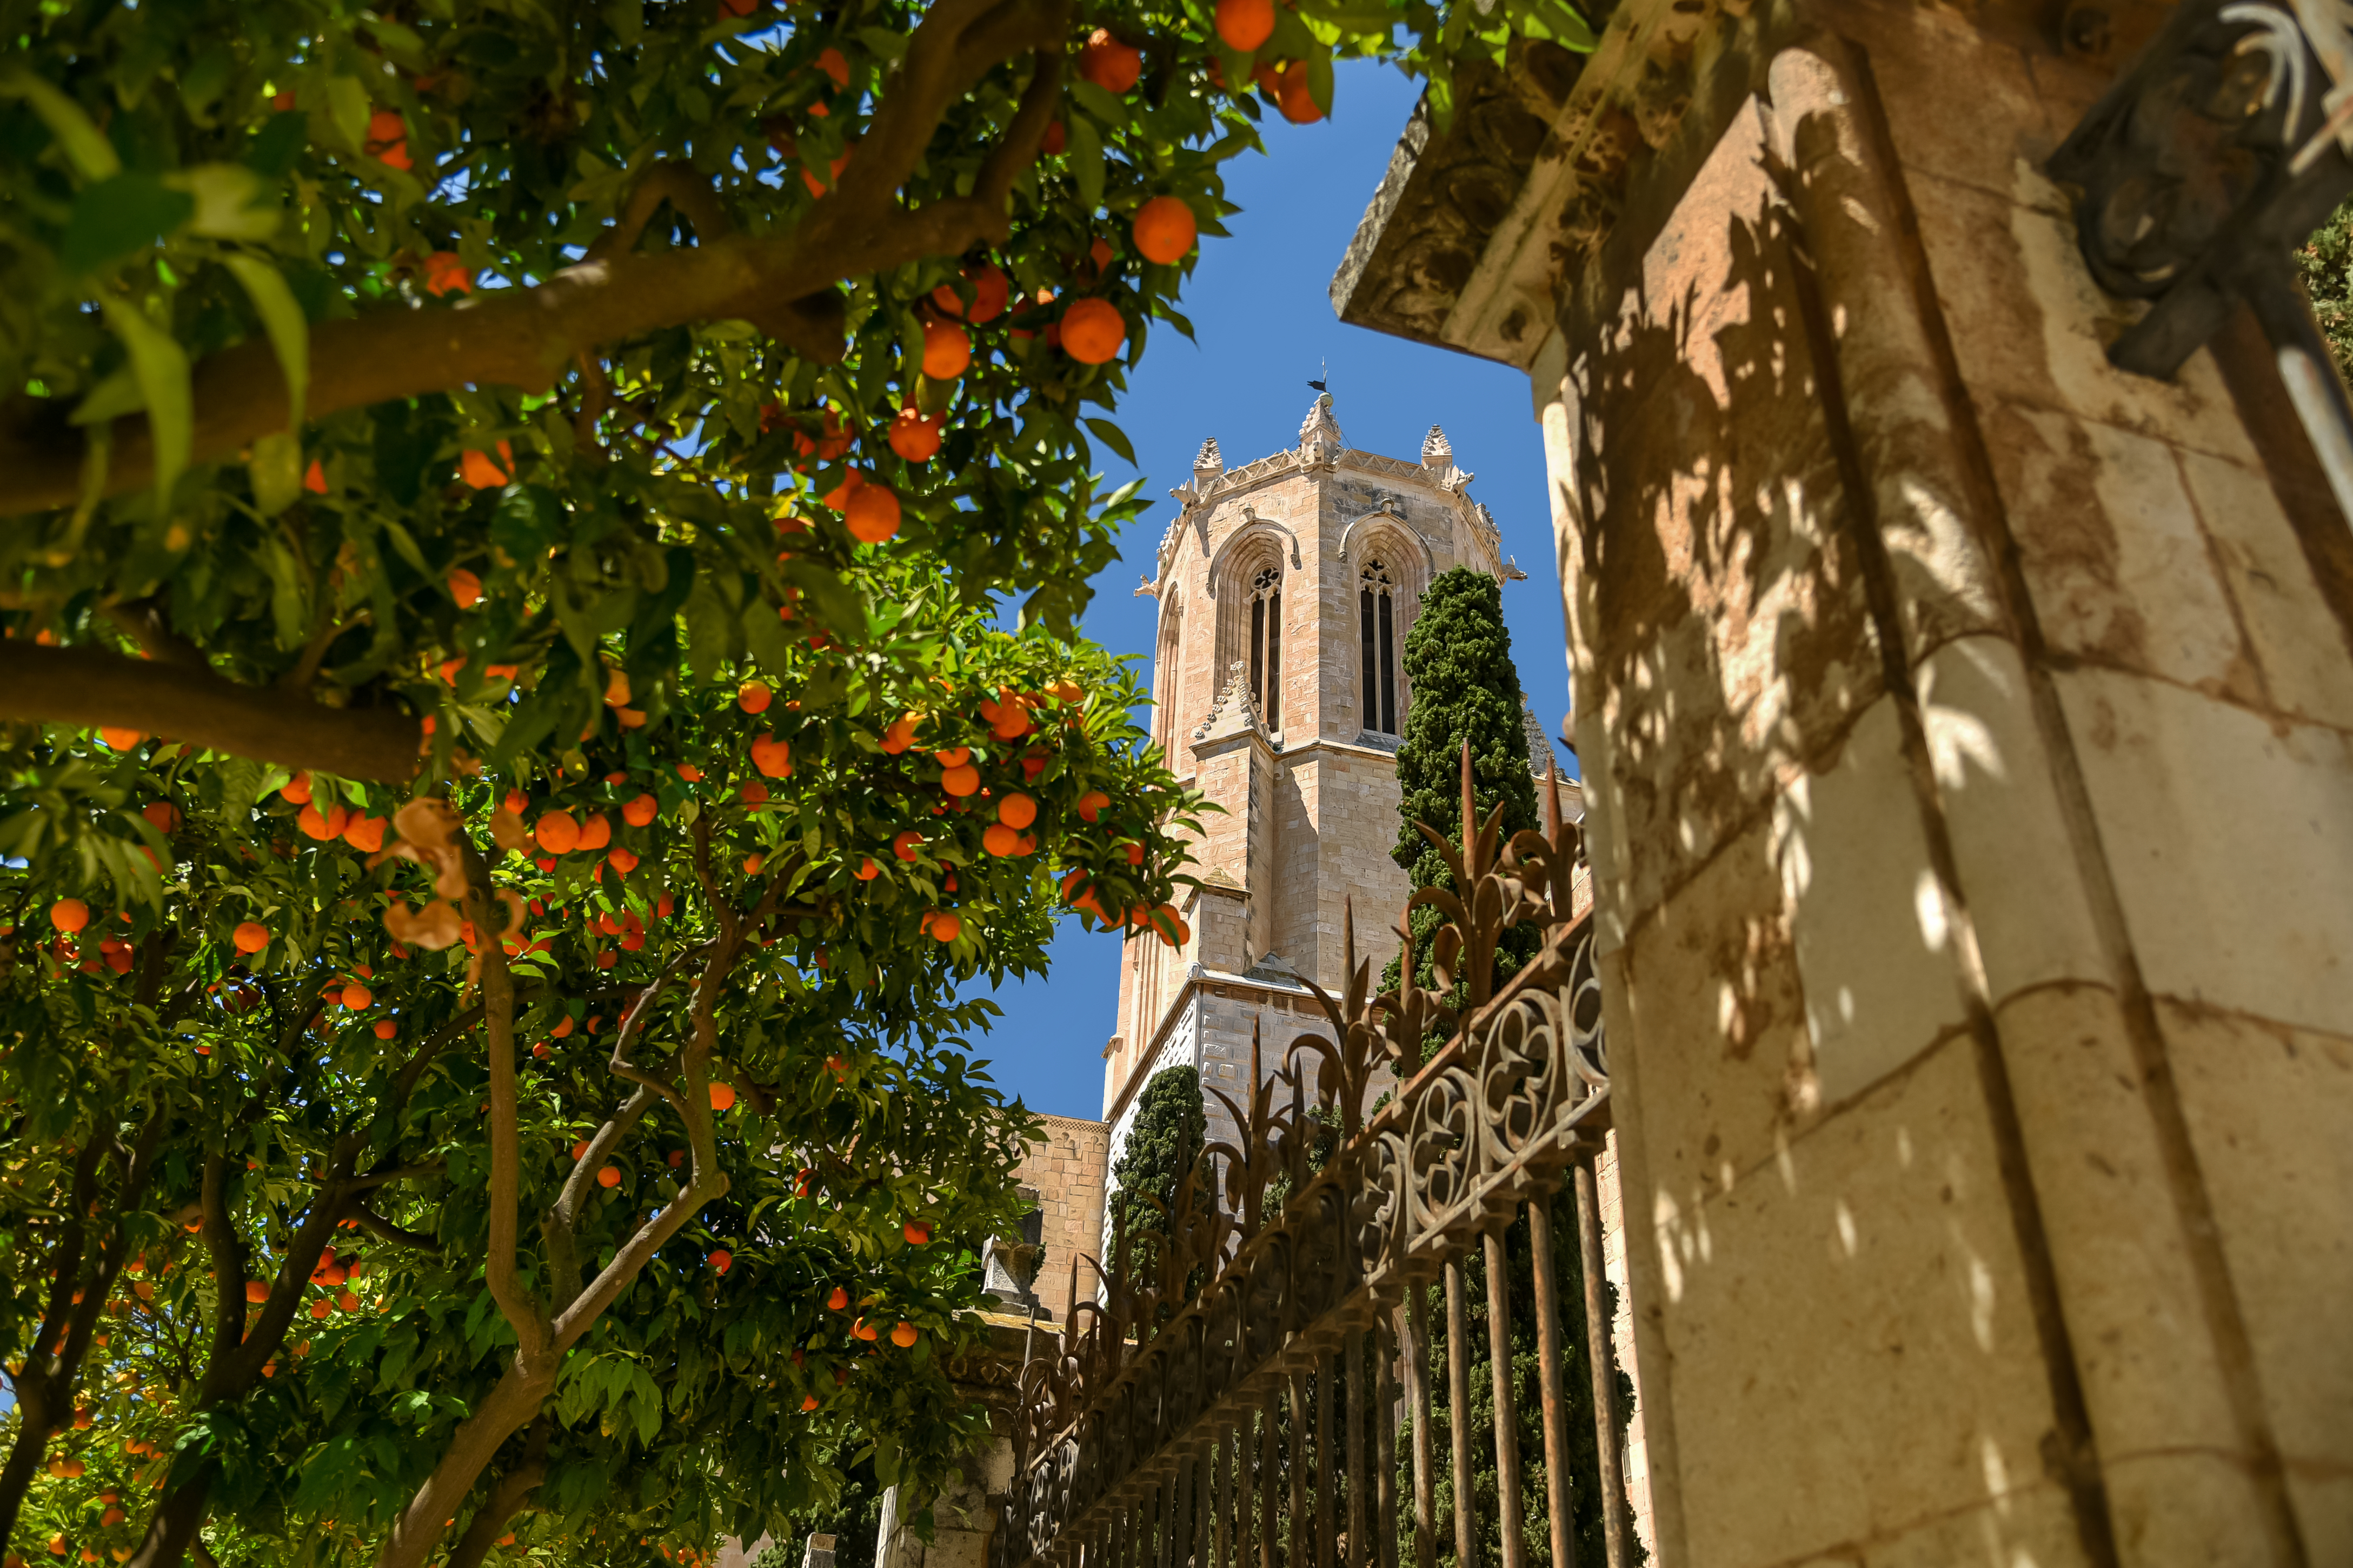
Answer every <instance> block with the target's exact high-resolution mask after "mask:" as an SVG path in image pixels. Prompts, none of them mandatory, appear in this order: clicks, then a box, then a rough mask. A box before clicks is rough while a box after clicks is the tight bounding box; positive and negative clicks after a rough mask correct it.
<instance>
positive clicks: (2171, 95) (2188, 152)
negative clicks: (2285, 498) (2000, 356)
mask: <svg viewBox="0 0 2353 1568" xmlns="http://www.w3.org/2000/svg"><path fill="white" fill-rule="evenodd" d="M2050 172H2051V174H2052V177H2053V178H2055V179H2059V180H2063V181H2065V182H2067V183H2069V184H2073V185H2075V186H2077V187H2078V188H2079V189H2081V190H2082V192H2083V196H2082V199H2081V200H2079V201H2078V202H2077V203H2076V204H2075V221H2076V228H2077V232H2078V235H2079V237H2080V238H2081V240H2082V244H2083V251H2084V261H2085V263H2086V264H2087V265H2088V266H2089V267H2090V268H2091V271H2092V276H2093V277H2094V279H2097V280H2098V282H2099V284H2100V287H2101V288H2103V289H2106V290H2107V291H2108V292H2109V293H2111V294H2114V295H2117V296H2119V297H2121V298H2124V299H2133V300H2150V301H2152V304H2151V307H2150V309H2149V311H2148V313H2147V315H2146V316H2144V317H2143V318H2142V319H2141V320H2140V321H2137V322H2136V323H2135V324H2134V325H2133V326H2132V327H2131V328H2130V329H2129V330H2127V331H2126V332H2125V333H2124V334H2123V336H2121V337H2120V338H2118V339H2117V340H2116V343H2115V344H2114V345H2113V346H2112V347H2111V348H2110V349H2109V351H2108V358H2109V359H2110V360H2111V361H2112V362H2114V363H2116V366H2117V367H2118V368H2120V369H2123V370H2128V371H2132V372H2135V373H2137V374H2142V375H2150V376H2158V377H2163V378H2170V377H2171V376H2172V375H2173V374H2175V373H2176V372H2178V371H2179V369H2180V368H2181V365H2182V362H2183V361H2185V360H2187V359H2188V358H2189V356H2190V354H2192V353H2195V352H2196V351H2197V350H2198V348H2199V347H2200V345H2201V344H2203V343H2204V342H2207V340H2208V339H2210V338H2211V337H2212V336H2213V335H2214V333H2215V332H2216V331H2218V330H2220V329H2221V325H2222V323H2223V321H2225V320H2227V319H2228V317H2229V315H2230V313H2231V312H2232V310H2235V309H2236V308H2237V306H2238V305H2239V304H2240V303H2241V302H2244V303H2245V304H2246V305H2247V306H2249V307H2250V308H2251V309H2252V310H2253V312H2254V314H2255V318H2256V320H2257V321H2260V322H2261V323H2262V325H2263V331H2264V334H2265V335H2266V336H2267V337H2269V338H2270V340H2271V342H2272V346H2273V348H2274V350H2275V351H2277V353H2278V356H2279V363H2280V374H2281V376H2282V379H2283V380H2284V382H2285V383H2286V385H2287V390H2288V394H2289V396H2290V397H2291V398H2292V399H2293V400H2294V402H2295V407H2296V412H2297V414H2298V416H2300V417H2301V419H2302V421H2303V423H2304V426H2305V428H2306V433H2307V434H2308V435H2310V436H2311V437H2312V443H2313V446H2314V448H2315V449H2316V452H2317V453H2318V455H2319V458H2320V460H2321V465H2322V467H2323V468H2325V469H2326V470H2327V474H2328V479H2329V483H2330V485H2331V487H2332V488H2333V489H2335V490H2336V493H2337V503H2338V505H2339V506H2340V507H2342V508H2343V509H2344V510H2346V513H2347V515H2348V517H2353V405H2348V401H2347V397H2346V392H2345V386H2344V383H2343V382H2342V381H2341V380H2340V379H2339V378H2338V376H2337V373H2336V367H2335V365H2334V363H2332V360H2331V357H2330V355H2329V353H2328V347H2327V343H2326V342H2325V341H2323V340H2322V338H2321V336H2320V334H2319V331H2318V330H2317V329H2316V327H2315V326H2314V325H2313V321H2312V315H2311V311H2310V310H2309V309H2308V308H2307V306H2306V302H2305V300H2304V295H2303V290H2302V289H2300V288H2298V287H2297V284H2296V281H2295V272H2294V268H2293V265H2292V263H2291V261H2290V255H2291V253H2292V252H2293V251H2294V250H2295V248H2296V247H2299V246H2301V245H2303V244H2304V242H2305V241H2306V239H2307V238H2309V237H2311V234H2312V231H2313V230H2314V229H2315V228H2316V227H2318V226H2320V224H2321V223H2322V222H2324V221H2325V220H2326V219H2327V216H2328V215H2329V214H2330V213H2331V212H2333V211H2335V210H2336V208H2337V205H2339V204H2340V203H2342V202H2343V201H2344V200H2345V199H2346V197H2347V196H2348V195H2353V9H2348V6H2347V5H2345V4H2343V3H2342V0H2186V3H2185V4H2183V5H2180V6H2179V7H2178V8H2177V9H2176V10H2175V11H2174V13H2173V15H2172V16H2171V18H2170V19H2169V20H2168V22H2167V24H2166V26H2165V30H2164V31H2163V32H2161V33H2160V34H2158V37H2156V38H2155V39H2154V40H2153V41H2152V42H2151V43H2150V44H2149V46H2148V47H2147V49H2146V50H2145V51H2144V52H2143V53H2142V55H2141V57H2140V58H2139V59H2137V61H2135V62H2134V64H2133V68H2132V69H2131V70H2129V71H2127V72H2126V74H2125V75H2124V76H2123V77H2121V78H2119V79H2117V81H2116V85H2115V86H2114V87H2113V88H2111V89H2109V90H2108V92H2107V95H2106V96H2105V97H2104V98H2102V99H2101V100H2100V101H2099V102H2098V103H2097V104H2096V105H2094V107H2093V109H2092V110H2091V112H2090V113H2088V114H2086V115H2085V116H2084V120H2083V122H2082V123H2081V124H2079V125H2078V126H2076V127H2075V130H2074V132H2073V134H2071V135H2070V136H2069V137H2068V138H2067V141H2066V142H2065V143H2064V144H2063V146H2061V148H2060V149H2059V151H2058V152H2057V153H2055V154H2053V155H2052V159H2051V163H2050Z"/></svg>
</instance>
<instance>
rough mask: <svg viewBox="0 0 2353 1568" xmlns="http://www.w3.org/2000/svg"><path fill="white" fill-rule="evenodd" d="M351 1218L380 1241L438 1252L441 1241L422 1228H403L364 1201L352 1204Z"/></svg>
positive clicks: (418, 1249)
mask: <svg viewBox="0 0 2353 1568" xmlns="http://www.w3.org/2000/svg"><path fill="white" fill-rule="evenodd" d="M351 1208H352V1212H351V1216H350V1217H351V1218H353V1219H355V1220H357V1221H359V1222H360V1228H361V1229H362V1230H364V1231H366V1232H367V1233H368V1234H369V1235H370V1236H373V1237H375V1238H376V1239H377V1240H379V1241H389V1242H391V1243H392V1244H393V1245H394V1246H396V1247H415V1248H416V1249H417V1251H419V1252H438V1251H440V1250H441V1243H440V1242H439V1241H438V1240H436V1239H435V1238H434V1237H429V1236H427V1235H426V1234H425V1233H424V1232H423V1231H421V1230H403V1229H402V1228H401V1227H400V1226H396V1225H395V1224H393V1223H392V1222H391V1221H390V1220H388V1219H386V1218H385V1217H384V1216H383V1215H380V1214H378V1213H376V1212H375V1210H374V1209H372V1208H370V1207H368V1205H366V1204H364V1203H354V1204H353V1205H351Z"/></svg>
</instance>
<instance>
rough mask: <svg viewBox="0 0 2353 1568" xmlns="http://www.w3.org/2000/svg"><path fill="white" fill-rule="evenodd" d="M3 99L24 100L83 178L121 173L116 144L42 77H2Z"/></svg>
mask: <svg viewBox="0 0 2353 1568" xmlns="http://www.w3.org/2000/svg"><path fill="white" fill-rule="evenodd" d="M0 96H5V97H8V98H21V99H24V100H26V102H28V103H30V104H31V105H32V106H33V112H34V113H36V114H37V115H39V116H40V117H41V120H42V121H43V123H45V124H47V126H48V128H49V134H50V135H52V136H55V137H56V138H57V139H58V144H59V145H61V146H62V147H64V148H65V153H66V157H67V159H68V160H69V161H70V162H71V163H72V164H73V166H74V172H75V173H76V174H79V175H80V176H81V177H82V178H83V179H85V180H110V179H112V178H113V177H114V176H115V175H116V174H121V172H122V160H121V158H120V157H118V156H116V154H115V151H114V144H113V143H112V142H109V141H108V140H107V139H106V133H105V132H102V131H100V129H99V128H98V126H97V124H96V122H95V121H92V120H91V119H90V116H89V115H87V114H84V113H83V112H82V110H81V105H80V104H79V103H76V102H75V101H74V100H72V99H70V98H68V97H67V96H66V95H65V94H64V93H62V92H59V91H58V89H56V88H54V87H51V86H50V85H49V84H48V83H47V82H45V81H43V80H42V79H40V78H38V77H37V76H34V75H32V74H31V73H29V72H26V71H21V70H17V71H9V72H7V73H6V74H5V75H0Z"/></svg>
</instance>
